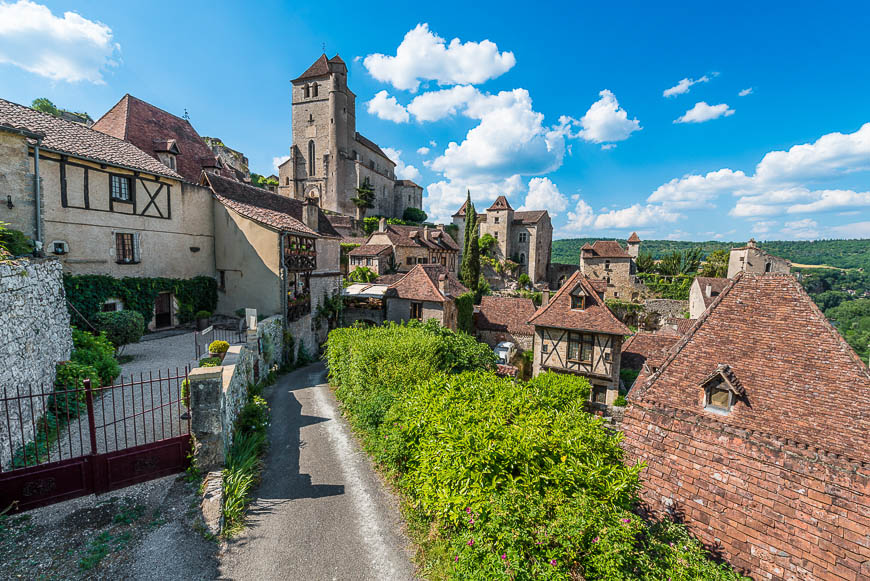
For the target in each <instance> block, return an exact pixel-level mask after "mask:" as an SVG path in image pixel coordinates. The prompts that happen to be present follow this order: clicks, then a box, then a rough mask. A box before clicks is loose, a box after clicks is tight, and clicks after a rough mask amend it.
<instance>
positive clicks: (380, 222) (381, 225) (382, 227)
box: [378, 217, 387, 232]
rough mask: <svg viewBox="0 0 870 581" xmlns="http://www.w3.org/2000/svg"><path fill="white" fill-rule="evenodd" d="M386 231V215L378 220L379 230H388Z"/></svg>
mask: <svg viewBox="0 0 870 581" xmlns="http://www.w3.org/2000/svg"><path fill="white" fill-rule="evenodd" d="M386 231H387V219H386V218H384V217H381V219H380V220H378V232H386Z"/></svg>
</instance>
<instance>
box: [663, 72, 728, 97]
mask: <svg viewBox="0 0 870 581" xmlns="http://www.w3.org/2000/svg"><path fill="white" fill-rule="evenodd" d="M714 76H716V75H714ZM709 80H710V79H709V77H707V75H704V76H703V77H701V78H700V79H683V80H681V81H680V82H679V83H677V84H676V85H674V86H673V87H671V88H670V89H665V90H664V92H662V95H663V96H664V97H675V96H677V95H683V94H685V93H688V92H689V88H690V87H691V86H692V85H697V84H698V83H706V82H707V81H709Z"/></svg>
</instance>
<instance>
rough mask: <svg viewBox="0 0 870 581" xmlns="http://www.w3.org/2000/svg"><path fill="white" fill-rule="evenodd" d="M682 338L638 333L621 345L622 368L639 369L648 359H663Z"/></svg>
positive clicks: (675, 334)
mask: <svg viewBox="0 0 870 581" xmlns="http://www.w3.org/2000/svg"><path fill="white" fill-rule="evenodd" d="M681 338H682V336H681V335H679V334H678V333H677V332H676V331H674V332H673V333H649V332H647V331H638V332H637V333H635V334H634V335H632V336H631V337H629V338H628V341H626V342H625V343H623V344H622V360H621V361H622V363H621V365H622V367H626V368H628V369H641V368H642V367H643V364H644V363H646V361H647V360H648V359H650V358H653V359H659V360H662V359H664V354H665V352H667V350H668V349H670V348H671V347H673V346H674V344H676V343H677V342H678V341H679V340H680V339H681Z"/></svg>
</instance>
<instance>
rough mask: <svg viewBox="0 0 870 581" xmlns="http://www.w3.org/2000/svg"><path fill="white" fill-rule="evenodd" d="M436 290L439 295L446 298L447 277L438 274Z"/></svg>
mask: <svg viewBox="0 0 870 581" xmlns="http://www.w3.org/2000/svg"><path fill="white" fill-rule="evenodd" d="M438 290H439V291H441V294H442V295H444V296H445V297H446V296H447V275H446V274H439V275H438Z"/></svg>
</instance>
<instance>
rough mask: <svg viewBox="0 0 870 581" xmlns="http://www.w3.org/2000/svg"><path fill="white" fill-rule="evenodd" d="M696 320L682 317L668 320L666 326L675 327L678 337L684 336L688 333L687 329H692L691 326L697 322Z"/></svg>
mask: <svg viewBox="0 0 870 581" xmlns="http://www.w3.org/2000/svg"><path fill="white" fill-rule="evenodd" d="M697 320H698V319H684V318H682V317H680V318H676V317H674V318H670V319H668V321H667V324H668V325H674V326H676V328H677V333H679V334H680V335H685V334H686V333H688V332H689V329H691V328H692V325H694V324H695V321H697Z"/></svg>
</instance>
